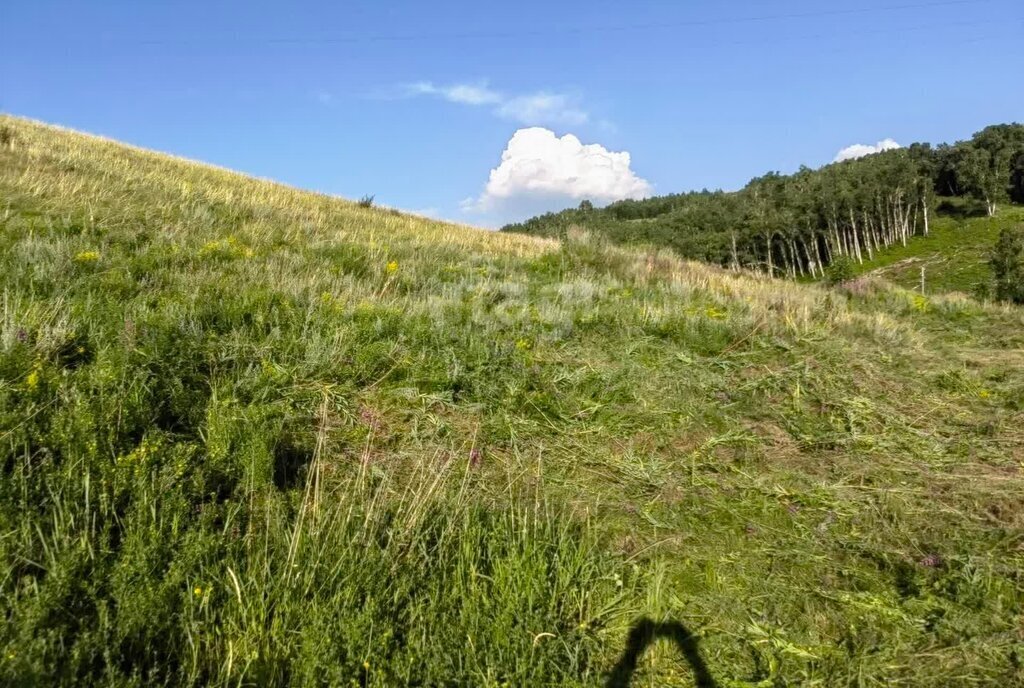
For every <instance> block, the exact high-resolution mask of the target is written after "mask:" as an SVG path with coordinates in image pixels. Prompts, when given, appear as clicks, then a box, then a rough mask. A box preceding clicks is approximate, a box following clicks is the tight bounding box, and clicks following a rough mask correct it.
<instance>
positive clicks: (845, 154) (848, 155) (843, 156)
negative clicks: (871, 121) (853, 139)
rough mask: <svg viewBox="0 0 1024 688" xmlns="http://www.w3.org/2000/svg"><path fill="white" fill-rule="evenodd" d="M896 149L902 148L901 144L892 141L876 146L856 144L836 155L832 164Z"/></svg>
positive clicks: (885, 140) (882, 141) (887, 140)
mask: <svg viewBox="0 0 1024 688" xmlns="http://www.w3.org/2000/svg"><path fill="white" fill-rule="evenodd" d="M894 148H902V146H900V144H898V143H896V142H895V141H893V140H892V139H882V140H881V141H879V142H878V143H876V144H875V145H873V146H871V145H867V144H864V143H855V144H853V145H852V146H847V147H846V148H844V149H842V150H841V151H839V152H838V153H837V154H836V157H835V160H833V161H832V162H842V161H843V160H853V159H854V158H863V157H864V156H865V155H871V154H872V153H881V152H882V151H887V150H893V149H894Z"/></svg>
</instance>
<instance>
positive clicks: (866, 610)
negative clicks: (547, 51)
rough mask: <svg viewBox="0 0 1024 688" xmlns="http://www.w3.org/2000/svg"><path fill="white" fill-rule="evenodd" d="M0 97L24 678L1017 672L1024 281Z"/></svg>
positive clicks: (1, 374) (12, 603)
mask: <svg viewBox="0 0 1024 688" xmlns="http://www.w3.org/2000/svg"><path fill="white" fill-rule="evenodd" d="M0 127H3V130H4V131H5V132H6V135H5V137H4V140H5V144H4V146H3V147H2V148H0V199H2V207H0V219H2V225H0V227H2V231H0V247H2V251H0V288H2V290H3V318H2V320H0V468H2V470H3V480H0V533H2V537H0V607H2V609H3V612H4V617H5V619H6V621H7V623H6V624H4V626H3V627H2V628H0V646H2V647H0V649H2V655H0V676H2V677H3V680H4V681H5V682H17V683H22V684H32V683H38V684H53V683H62V684H68V685H70V684H75V683H77V684H82V683H103V684H105V685H138V684H141V683H145V684H170V685H211V684H216V685H227V684H231V685H238V684H249V685H275V684H276V685H282V684H286V683H287V684H291V683H297V684H302V683H317V684H319V683H329V684H336V685H373V686H386V685H403V684H409V683H414V684H418V685H438V684H442V683H446V684H450V685H484V686H497V685H551V684H557V685H601V684H602V683H603V681H604V679H605V676H606V675H607V672H608V671H610V670H611V667H612V666H613V664H614V663H615V661H616V659H617V658H618V656H619V653H621V652H622V650H623V648H624V646H625V643H626V637H627V632H628V630H629V628H630V627H631V625H632V624H634V622H635V621H636V620H637V619H639V618H640V617H642V616H648V617H652V618H655V619H657V620H665V621H674V622H680V623H682V624H685V626H686V627H688V628H689V630H690V631H692V632H693V633H694V634H695V637H696V638H697V640H698V646H699V652H700V654H701V655H702V657H703V661H704V662H705V663H706V664H707V667H708V669H709V671H710V672H711V674H712V675H713V676H714V677H715V678H716V679H717V680H718V682H719V683H720V684H721V685H724V686H766V685H782V684H803V683H807V684H813V683H817V684H821V685H845V684H858V685H879V684H883V683H904V684H913V685H935V684H938V683H941V684H943V685H972V686H973V685H978V684H989V685H1011V684H1013V683H1014V682H1020V681H1022V680H1024V674H1022V669H1021V653H1020V646H1021V640H1022V638H1021V632H1022V631H1021V629H1022V626H1021V623H1022V616H1021V615H1022V612H1024V579H1022V577H1021V571H1024V546H1022V545H1024V497H1022V495H1024V475H1022V466H1024V464H1022V459H1024V431H1022V428H1024V423H1022V421H1024V354H1022V351H1021V348H1022V347H1024V311H1022V310H1020V309H1015V308H1010V307H997V306H988V305H980V304H978V303H975V302H973V301H970V300H967V299H965V298H961V297H955V296H953V297H928V298H925V297H920V296H915V295H913V294H911V293H910V292H906V291H901V290H899V289H897V288H892V287H890V286H888V285H886V284H884V283H881V282H878V281H872V280H862V281H859V282H857V283H855V284H854V285H852V286H851V287H850V288H849V289H848V290H846V291H842V292H831V291H827V290H824V289H821V288H818V287H816V286H813V285H800V284H795V283H792V282H787V281H781V280H770V279H767V278H759V277H756V276H751V275H746V274H740V273H730V272H727V271H723V270H719V269H717V268H712V267H708V266H704V265H700V264H696V263H687V262H683V261H680V260H678V259H677V258H675V257H673V256H672V255H669V254H668V253H656V252H655V253H651V252H648V253H639V252H633V251H630V250H627V249H623V248H618V247H614V246H609V245H606V244H604V243H603V242H601V241H600V240H599V239H598V238H597V237H594V236H589V235H585V234H571V235H570V236H568V237H567V238H566V239H565V240H564V241H561V242H558V241H553V240H544V239H535V238H531V237H527V236H519V235H510V234H490V233H486V232H481V231H477V230H473V229H470V228H465V227H458V226H453V225H445V224H440V223H435V222H430V221H427V220H424V219H422V218H414V217H408V216H403V215H399V214H396V213H392V212H389V211H385V210H378V209H366V208H360V207H358V206H357V205H356V204H353V203H350V202H347V201H343V200H340V199H336V198H330V197H325V196H320V195H315V194H310V193H305V192H301V191H297V190H294V189H290V188H287V187H283V186H280V185H275V184H272V183H269V182H265V181H259V180H254V179H250V178H246V177H242V176H239V175H234V174H231V173H229V172H226V171H223V170H218V169H215V168H211V167H206V166H201V165H196V164H193V163H188V162H186V161H182V160H177V159H173V158H169V157H166V156H160V155H156V154H152V153H148V152H145V151H141V150H138V149H134V148H129V147H125V146H120V145H117V144H115V143H112V142H109V141H104V140H100V139H96V138H92V137H86V136H83V135H80V134H75V133H72V132H68V131H65V130H60V129H55V128H50V127H46V126H43V125H39V124H35V123H31V122H27V121H24V120H19V119H14V118H10V117H3V118H0ZM691 684H692V676H691V671H690V667H689V666H688V665H687V664H686V663H685V662H684V661H683V658H682V657H681V656H680V655H678V654H677V652H676V650H675V649H674V648H672V647H669V646H668V645H664V646H663V645H660V644H659V645H656V646H654V647H653V648H651V649H650V650H649V651H648V653H647V654H646V655H645V657H644V658H643V659H642V661H640V663H639V676H638V677H637V679H636V682H635V683H634V685H691Z"/></svg>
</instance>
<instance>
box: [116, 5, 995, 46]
mask: <svg viewBox="0 0 1024 688" xmlns="http://www.w3.org/2000/svg"><path fill="white" fill-rule="evenodd" d="M993 1H994V0H939V1H937V2H921V3H911V4H902V5H890V6H887V7H862V8H849V9H833V10H818V11H813V12H789V13H781V14H763V15H751V16H746V17H731V18H722V19H693V20H685V21H674V22H647V23H637V24H617V25H604V26H589V27H581V26H563V27H551V28H546V29H533V30H516V31H463V32H454V33H408V34H369V35H353V36H323V37H312V36H305V37H298V36H282V37H274V36H266V37H259V36H249V37H247V36H241V35H238V34H234V35H227V36H219V37H217V40H218V41H225V40H235V41H238V42H254V43H266V44H345V43H379V42H402V41H426V40H430V41H433V40H437V41H456V40H503V39H517V38H539V37H547V36H562V35H583V34H596V33H619V32H630V31H650V30H665V29H682V28H701V27H709V26H732V25H737V24H751V23H758V22H771V21H782V20H793V19H811V18H820V17H841V16H853V15H863V14H873V13H879V14H881V13H887V12H900V11H907V10H924V9H935V8H939V7H954V6H961V5H978V4H979V2H993ZM212 38H213V37H212V36H211V37H208V38H206V39H204V40H209V39H212ZM106 40H107V41H108V42H117V43H132V44H139V45H167V44H174V43H198V42H201V40H200V39H191V40H190V39H173V38H166V39H164V38H154V39H146V38H141V39H116V38H107V39H106Z"/></svg>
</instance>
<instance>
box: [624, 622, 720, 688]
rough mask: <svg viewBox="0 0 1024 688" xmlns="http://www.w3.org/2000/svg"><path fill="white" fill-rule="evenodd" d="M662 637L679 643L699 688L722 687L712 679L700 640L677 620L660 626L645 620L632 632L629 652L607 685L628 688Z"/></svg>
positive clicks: (638, 623)
mask: <svg viewBox="0 0 1024 688" xmlns="http://www.w3.org/2000/svg"><path fill="white" fill-rule="evenodd" d="M658 638H668V639H669V640H671V641H672V642H674V643H675V644H676V647H677V648H679V651H680V652H681V653H682V655H683V657H684V658H685V659H686V662H687V663H688V664H689V665H690V669H692V670H693V677H694V681H695V682H696V685H697V686H698V687H699V688H716V687H717V685H718V684H716V683H715V679H713V678H712V677H711V672H710V671H709V670H708V666H707V664H705V663H704V659H703V658H702V657H701V656H700V650H699V649H698V647H697V639H696V638H695V637H694V636H693V634H691V633H690V631H688V630H687V629H686V626H684V625H683V624H681V623H679V622H676V621H666V622H661V623H659V622H655V621H651V620H650V619H647V618H644V619H640V620H639V621H638V622H636V624H635V625H634V626H633V628H632V629H630V631H629V637H628V638H627V640H626V649H625V650H624V651H623V653H622V656H621V657H619V661H618V662H617V663H616V664H615V668H614V669H612V672H611V674H609V676H608V682H607V683H606V684H605V686H606V688H628V687H629V684H630V681H632V679H633V674H635V673H636V668H637V663H638V662H639V661H640V658H641V657H642V656H643V654H644V651H645V650H646V649H647V647H648V646H649V645H650V644H651V643H653V642H654V641H655V640H657V639H658Z"/></svg>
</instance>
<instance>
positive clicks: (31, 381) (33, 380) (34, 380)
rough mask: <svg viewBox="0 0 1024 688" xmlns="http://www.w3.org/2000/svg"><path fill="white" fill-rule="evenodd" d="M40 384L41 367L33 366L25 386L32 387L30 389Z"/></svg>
mask: <svg viewBox="0 0 1024 688" xmlns="http://www.w3.org/2000/svg"><path fill="white" fill-rule="evenodd" d="M38 386H39V369H38V368H33V369H32V372H30V373H29V374H28V377H26V378H25V387H26V388H28V389H30V390H34V389H35V388H36V387H38Z"/></svg>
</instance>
